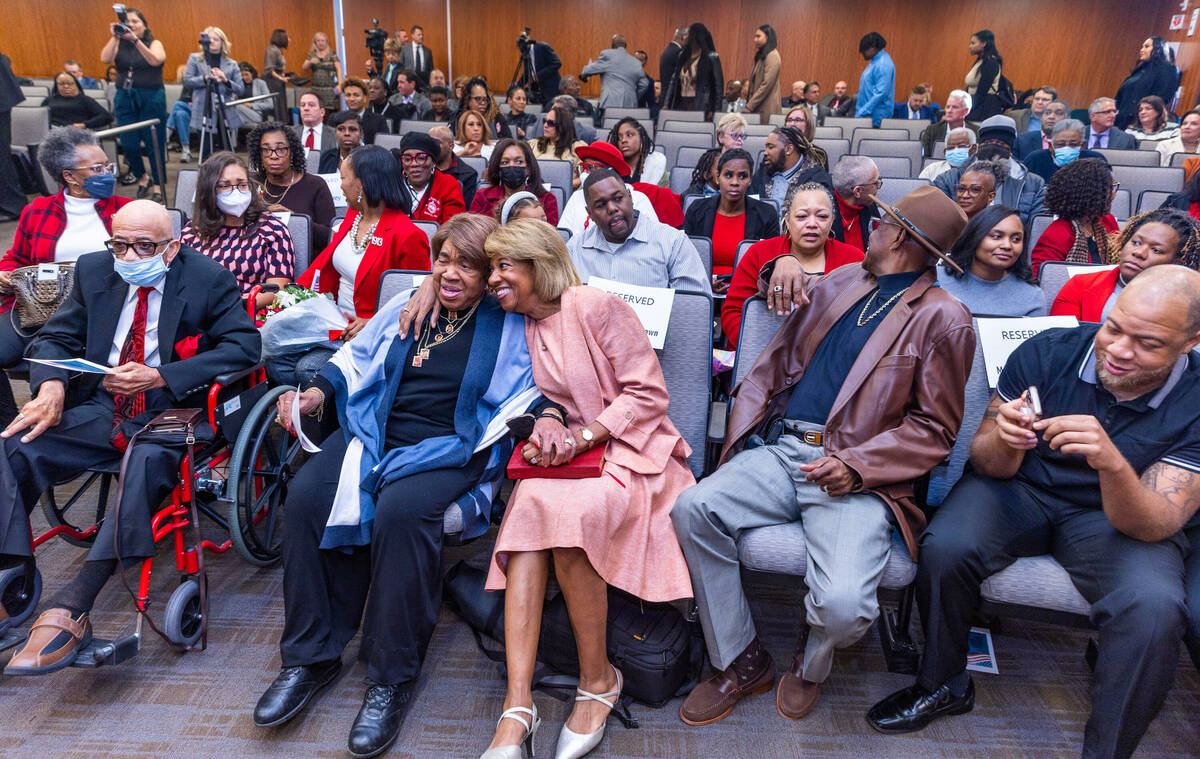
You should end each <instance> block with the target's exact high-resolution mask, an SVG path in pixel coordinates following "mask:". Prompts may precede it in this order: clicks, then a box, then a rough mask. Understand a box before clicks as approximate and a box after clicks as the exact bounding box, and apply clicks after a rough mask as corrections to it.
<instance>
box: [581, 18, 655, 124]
mask: <svg viewBox="0 0 1200 759" xmlns="http://www.w3.org/2000/svg"><path fill="white" fill-rule="evenodd" d="M597 75H599V76H602V77H604V79H603V81H602V82H601V83H600V107H601V108H637V104H638V99H639V98H640V97H641V96H642V95H644V94H645V93H646V91H647V90H648V89H650V77H648V76H646V72H645V71H643V70H642V62H641V61H639V60H638V59H637V58H634V57H633V55H631V54H630V52H629V50H628V49H626V42H625V37H624V36H622V35H620V34H614V35H613V37H612V45H611V47H609V49H608V50H605V51H603V52H601V53H600V57H599V58H597V59H596V60H594V61H588V63H587V65H586V66H584V67H583V71H580V72H579V79H580V80H581V81H584V82H586V81H587V80H588V78H589V77H593V76H597Z"/></svg>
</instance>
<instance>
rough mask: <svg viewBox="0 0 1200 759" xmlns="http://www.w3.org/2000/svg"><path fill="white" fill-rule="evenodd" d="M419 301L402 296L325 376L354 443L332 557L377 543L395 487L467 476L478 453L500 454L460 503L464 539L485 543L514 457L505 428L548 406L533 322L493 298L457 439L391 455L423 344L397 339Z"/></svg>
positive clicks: (475, 351)
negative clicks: (408, 372) (404, 388)
mask: <svg viewBox="0 0 1200 759" xmlns="http://www.w3.org/2000/svg"><path fill="white" fill-rule="evenodd" d="M410 296H411V293H403V294H400V295H397V296H396V297H394V298H392V299H391V300H390V301H389V302H388V303H386V304H385V305H384V306H383V307H382V308H380V309H379V311H378V312H376V314H375V316H374V318H372V319H371V321H370V322H369V323H368V324H367V326H366V327H365V328H363V331H362V332H360V333H359V335H358V336H357V337H355V339H354V340H352V341H351V342H349V343H347V344H346V345H345V346H344V347H343V348H342V349H341V350H339V351H338V352H337V353H336V354H335V355H334V356H333V358H332V359H330V361H329V363H328V364H326V365H325V367H324V368H323V369H322V370H321V372H320V374H321V376H322V377H324V378H325V379H326V380H327V381H328V382H329V383H330V384H331V385H332V386H333V388H334V394H335V398H336V401H337V411H338V417H339V419H340V420H341V424H342V433H343V434H344V435H345V436H346V439H347V447H346V456H345V458H344V459H343V460H342V469H341V474H340V476H339V478H338V487H337V494H336V495H335V496H334V500H333V508H332V509H331V510H330V513H329V519H328V521H327V522H326V524H325V534H324V536H323V538H322V540H321V547H322V548H346V547H349V546H361V545H368V544H370V542H371V528H372V525H373V524H374V520H375V498H376V496H377V495H378V493H379V491H380V490H382V489H383V487H384V486H385V485H387V484H389V483H391V482H393V481H395V480H398V479H400V478H402V477H407V476H409V475H413V474H417V473H419V472H426V471H430V470H433V469H445V468H452V467H462V466H464V465H466V463H467V461H469V460H470V458H471V457H472V456H473V455H474V454H475V453H477V452H479V451H482V450H485V449H490V451H489V455H488V462H487V466H486V469H485V471H484V473H483V476H482V477H481V478H480V481H479V482H478V483H477V484H476V485H475V487H473V488H472V489H471V490H470V491H469V492H467V493H466V494H464V495H463V496H461V497H460V498H459V499H458V500H457V501H455V504H457V506H458V507H459V508H460V509H461V511H462V517H463V532H462V535H463V537H464V538H472V537H477V536H479V535H482V534H483V533H484V532H486V531H487V529H488V524H489V521H490V518H491V508H492V501H493V499H494V497H495V495H496V492H497V491H498V490H499V488H500V484H501V482H502V479H503V476H504V469H505V465H506V464H507V463H508V457H509V456H510V455H511V454H512V449H513V443H512V439H511V437H510V436H509V434H508V427H507V426H506V425H505V421H506V420H507V419H511V418H512V417H514V416H519V415H520V414H523V413H525V411H526V410H527V409H528V408H529V407H530V406H531V405H532V404H533V403H535V402H536V401H538V400H540V399H541V396H540V394H539V393H538V390H537V387H536V386H535V385H534V382H533V369H532V364H531V362H530V359H529V349H528V347H527V346H526V344H525V320H524V318H523V317H521V316H517V315H515V314H507V315H506V314H505V313H504V311H503V310H502V309H501V308H500V305H499V303H497V302H496V300H495V298H492V297H491V296H487V297H485V298H484V300H483V302H481V303H480V304H479V308H478V310H477V312H476V314H475V319H476V324H475V334H474V337H473V338H472V341H471V354H470V357H469V358H468V359H467V368H466V372H465V374H464V375H463V383H462V386H461V387H460V388H459V394H458V403H457V404H456V406H455V411H454V434H453V435H442V436H438V437H430V438H426V439H425V440H422V441H421V442H419V443H417V444H415V445H410V446H403V447H400V448H393V449H391V450H386V451H385V450H384V448H385V445H386V428H387V420H388V416H389V414H390V412H391V409H392V405H393V403H394V401H395V398H396V391H397V389H398V388H399V386H400V382H401V381H402V380H403V379H404V368H405V364H406V361H405V358H406V357H407V356H408V351H409V348H410V347H411V346H412V341H413V336H412V335H409V337H407V338H406V339H404V340H401V339H399V337H398V335H397V330H396V324H397V321H398V319H399V316H400V309H401V308H402V307H403V306H404V304H405V303H407V302H408V299H409V297H410Z"/></svg>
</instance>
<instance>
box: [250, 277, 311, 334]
mask: <svg viewBox="0 0 1200 759" xmlns="http://www.w3.org/2000/svg"><path fill="white" fill-rule="evenodd" d="M319 297H321V293H319V292H316V291H314V290H309V289H308V288H307V287H301V286H300V285H297V284H290V285H286V286H285V287H284V288H283V289H282V290H280V291H279V292H277V293H275V302H274V303H272V304H271V305H269V306H267V307H265V308H260V309H259V310H258V313H256V314H255V315H254V326H256V327H262V325H263V324H264V323H266V321H267V319H269V318H270V317H272V316H274V315H275V314H277V313H279V312H280V311H282V310H284V309H285V308H288V307H290V306H294V305H296V304H297V303H301V302H303V301H306V300H309V299H310V298H319Z"/></svg>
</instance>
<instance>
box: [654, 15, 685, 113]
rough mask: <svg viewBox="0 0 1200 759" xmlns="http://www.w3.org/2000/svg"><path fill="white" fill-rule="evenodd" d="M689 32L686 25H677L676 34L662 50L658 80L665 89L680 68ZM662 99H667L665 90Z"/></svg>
mask: <svg viewBox="0 0 1200 759" xmlns="http://www.w3.org/2000/svg"><path fill="white" fill-rule="evenodd" d="M687 32H688V30H687V27H686V26H679V27H676V28H675V36H674V37H673V38H672V39H671V41H670V42H669V43H667V48H666V50H663V51H662V55H660V56H659V57H658V81H660V82H662V86H663V88H664V90H665V89H666V87H667V85H669V84H670V83H671V78H672V77H674V76H675V69H677V68H679V56H681V55H683V46H684V45H686V44H687ZM662 101H663V102H665V101H666V93H665V92H664V93H663V98H662Z"/></svg>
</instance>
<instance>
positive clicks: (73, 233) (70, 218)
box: [54, 193, 109, 261]
mask: <svg viewBox="0 0 1200 759" xmlns="http://www.w3.org/2000/svg"><path fill="white" fill-rule="evenodd" d="M63 199H64V200H65V201H66V203H65V205H66V209H67V226H66V228H65V229H64V230H63V233H62V236H60V237H59V238H58V244H57V245H55V246H54V260H55V261H74V260H75V259H77V258H79V257H80V256H82V255H83V254H84V253H93V252H95V251H98V250H104V242H105V241H106V240H108V237H109V235H108V230H107V229H105V228H104V222H103V221H102V220H101V219H100V214H99V213H97V212H96V199H95V198H77V197H75V196H74V195H71V194H70V193H65V194H64V195H63Z"/></svg>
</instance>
